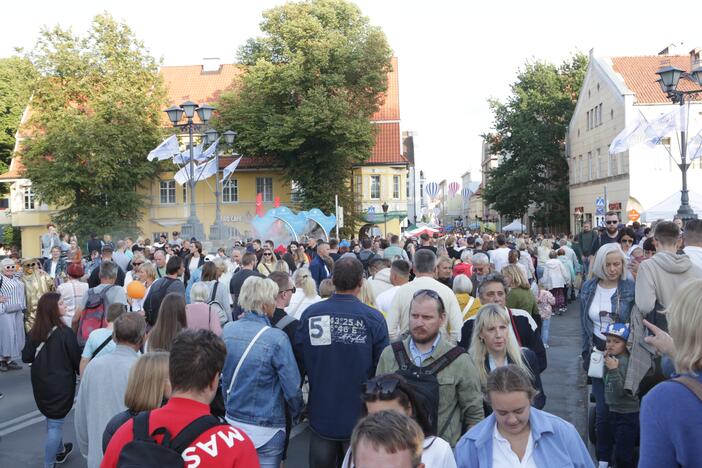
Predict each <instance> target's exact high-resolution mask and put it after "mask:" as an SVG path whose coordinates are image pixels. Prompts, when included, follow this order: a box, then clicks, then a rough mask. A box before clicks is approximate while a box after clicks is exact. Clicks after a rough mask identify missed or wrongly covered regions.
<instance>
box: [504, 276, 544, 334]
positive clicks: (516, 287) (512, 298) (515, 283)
mask: <svg viewBox="0 0 702 468" xmlns="http://www.w3.org/2000/svg"><path fill="white" fill-rule="evenodd" d="M520 266H521V265H517V264H514V263H513V264H511V265H507V266H506V267H504V268H503V269H502V272H501V273H502V276H503V277H504V278H505V280H506V281H507V285H508V286H509V293H507V302H506V305H507V307H509V308H510V309H521V310H526V311H527V312H529V314H530V315H531V316H532V318H533V319H534V320H535V321H536V324H537V325H538V326H539V328H541V316H540V315H539V306H538V304H537V303H536V298H535V297H534V294H533V293H532V292H531V288H530V285H529V280H527V278H526V276H524V272H523V271H522V269H521V268H520Z"/></svg>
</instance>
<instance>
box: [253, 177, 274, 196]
mask: <svg viewBox="0 0 702 468" xmlns="http://www.w3.org/2000/svg"><path fill="white" fill-rule="evenodd" d="M256 193H257V194H259V193H260V194H262V195H263V201H264V202H270V201H273V178H272V177H256Z"/></svg>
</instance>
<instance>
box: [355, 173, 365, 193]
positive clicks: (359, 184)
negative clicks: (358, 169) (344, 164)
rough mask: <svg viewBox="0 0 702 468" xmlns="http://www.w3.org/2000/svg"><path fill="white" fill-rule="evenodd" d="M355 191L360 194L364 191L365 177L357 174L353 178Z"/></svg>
mask: <svg viewBox="0 0 702 468" xmlns="http://www.w3.org/2000/svg"><path fill="white" fill-rule="evenodd" d="M353 193H355V194H356V195H358V196H360V195H361V194H362V193H363V177H361V176H360V175H357V176H355V177H354V179H353Z"/></svg>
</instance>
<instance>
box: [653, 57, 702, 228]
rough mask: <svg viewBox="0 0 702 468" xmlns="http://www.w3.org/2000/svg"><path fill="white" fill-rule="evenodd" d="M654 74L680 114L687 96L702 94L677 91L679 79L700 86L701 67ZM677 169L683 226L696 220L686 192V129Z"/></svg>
mask: <svg viewBox="0 0 702 468" xmlns="http://www.w3.org/2000/svg"><path fill="white" fill-rule="evenodd" d="M656 74H658V76H660V78H659V79H658V80H656V81H657V82H658V84H659V85H660V86H661V89H662V90H663V92H664V93H665V94H666V96H668V99H670V100H671V101H673V103H677V104H680V106H681V108H680V110H681V112H683V109H682V106H684V105H685V102H686V101H687V104H688V106H689V105H690V103H689V99H686V97H687V96H689V95H697V94H699V93H702V89H692V90H686V91H681V90H679V89H677V87H678V82H679V81H680V79H681V78H685V79H687V80H689V81H692V82H693V83H695V84H696V85H698V86H702V67H697V68H695V69H694V70H692V71H691V72H690V73H687V72H685V71H684V70H680V69H679V68H675V67H671V66H667V67H663V68H661V69H659V70H658V71H657V72H656ZM678 167H679V168H680V172H681V173H682V190H681V191H680V208H678V213H677V216H678V217H679V218H680V219H681V220H682V222H683V226H684V225H685V222H687V221H688V220H690V219H697V214H695V212H694V211H693V210H692V207H691V206H690V196H689V194H688V190H687V169H688V168H689V167H690V164H689V163H688V162H687V128H681V129H680V164H678Z"/></svg>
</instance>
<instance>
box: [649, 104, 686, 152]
mask: <svg viewBox="0 0 702 468" xmlns="http://www.w3.org/2000/svg"><path fill="white" fill-rule="evenodd" d="M685 120H686V119H685V107H684V106H679V108H678V109H675V110H672V111H670V112H668V113H667V114H663V115H661V116H660V117H658V118H657V119H655V120H652V121H651V122H650V123H649V124H648V125H647V126H646V130H645V132H646V144H647V145H648V146H650V147H654V146H656V145H657V144H659V143H660V142H661V140H662V139H663V138H665V137H666V136H668V135H669V134H670V133H671V132H672V131H674V130H676V131H680V130H684V129H685V127H686V122H685Z"/></svg>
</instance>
